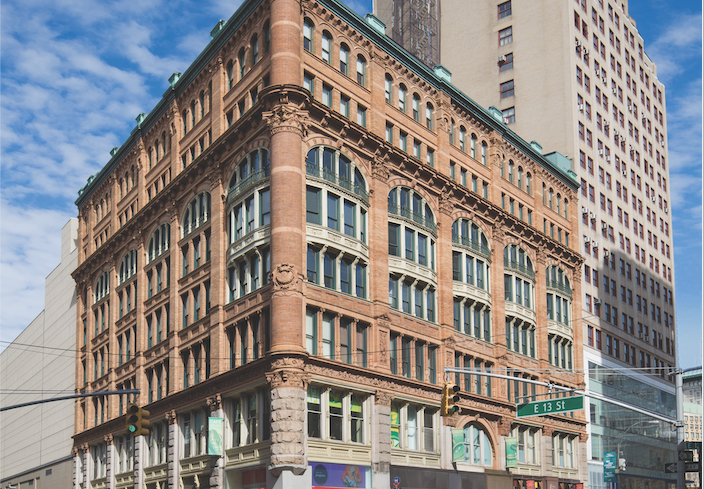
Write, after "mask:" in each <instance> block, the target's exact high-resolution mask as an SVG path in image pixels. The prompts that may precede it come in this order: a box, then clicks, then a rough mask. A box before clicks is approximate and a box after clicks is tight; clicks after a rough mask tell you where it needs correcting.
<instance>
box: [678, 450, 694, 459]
mask: <svg viewBox="0 0 704 489" xmlns="http://www.w3.org/2000/svg"><path fill="white" fill-rule="evenodd" d="M677 455H678V459H679V460H681V461H682V462H691V461H692V460H694V452H692V451H691V450H686V451H682V452H679V453H678V454H677Z"/></svg>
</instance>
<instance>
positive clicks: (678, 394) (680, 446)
mask: <svg viewBox="0 0 704 489" xmlns="http://www.w3.org/2000/svg"><path fill="white" fill-rule="evenodd" d="M682 373H683V372H682V370H681V369H679V368H678V369H677V372H676V373H675V399H676V401H677V424H676V425H675V426H677V489H685V474H684V460H682V457H680V453H682V452H683V451H684V450H685V448H686V447H685V445H684V421H683V420H684V393H683V391H682ZM699 463H701V462H699Z"/></svg>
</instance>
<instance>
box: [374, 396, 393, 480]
mask: <svg viewBox="0 0 704 489" xmlns="http://www.w3.org/2000/svg"><path fill="white" fill-rule="evenodd" d="M393 399H394V396H393V394H391V393H390V392H384V391H376V394H375V396H374V407H373V410H372V427H371V428H372V487H375V488H378V489H388V488H389V487H390V483H391V401H393Z"/></svg>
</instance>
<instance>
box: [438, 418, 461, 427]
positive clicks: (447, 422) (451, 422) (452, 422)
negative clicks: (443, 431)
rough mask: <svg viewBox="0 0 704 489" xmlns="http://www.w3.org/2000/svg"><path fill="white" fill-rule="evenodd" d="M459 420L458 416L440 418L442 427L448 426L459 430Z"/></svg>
mask: <svg viewBox="0 0 704 489" xmlns="http://www.w3.org/2000/svg"><path fill="white" fill-rule="evenodd" d="M460 419H461V418H460V417H459V416H445V417H443V418H442V424H443V425H444V426H450V427H451V428H459V426H460Z"/></svg>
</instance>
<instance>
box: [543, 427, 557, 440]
mask: <svg viewBox="0 0 704 489" xmlns="http://www.w3.org/2000/svg"><path fill="white" fill-rule="evenodd" d="M554 431H555V428H553V427H552V426H547V425H543V436H549V437H551V438H552V434H553V432H554Z"/></svg>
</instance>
